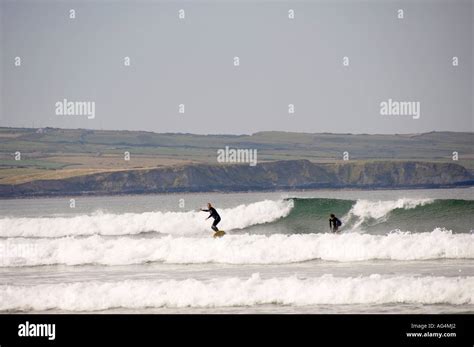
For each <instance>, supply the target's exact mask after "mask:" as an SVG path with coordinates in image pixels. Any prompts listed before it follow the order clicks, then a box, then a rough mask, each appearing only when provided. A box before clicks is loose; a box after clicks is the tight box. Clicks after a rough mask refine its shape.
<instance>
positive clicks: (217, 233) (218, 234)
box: [214, 230, 225, 238]
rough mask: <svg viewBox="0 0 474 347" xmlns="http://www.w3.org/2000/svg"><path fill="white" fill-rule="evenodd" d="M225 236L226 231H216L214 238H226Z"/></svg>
mask: <svg viewBox="0 0 474 347" xmlns="http://www.w3.org/2000/svg"><path fill="white" fill-rule="evenodd" d="M224 235H225V231H224V230H219V231H216V232H215V233H214V238H216V237H222V236H224Z"/></svg>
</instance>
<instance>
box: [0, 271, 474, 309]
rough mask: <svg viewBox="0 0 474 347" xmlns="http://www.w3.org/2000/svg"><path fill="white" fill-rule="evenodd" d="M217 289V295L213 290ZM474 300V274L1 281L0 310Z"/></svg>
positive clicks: (470, 302)
mask: <svg viewBox="0 0 474 347" xmlns="http://www.w3.org/2000/svg"><path fill="white" fill-rule="evenodd" d="M216 293H218V295H216ZM388 303H414V304H452V305H466V304H468V305H469V304H474V277H442V276H440V277H431V276H427V277H416V276H394V277H390V276H381V275H378V274H374V275H370V276H363V277H334V276H332V275H324V276H321V277H315V278H308V279H304V278H298V277H297V276H291V277H283V278H269V279H263V278H261V277H260V275H259V274H258V273H254V274H253V275H252V276H251V277H250V278H244V279H242V278H220V279H212V280H208V281H201V280H196V279H186V280H125V281H117V282H100V281H87V282H72V283H57V284H39V285H34V286H31V285H0V311H44V310H50V309H59V310H65V311H98V310H106V309H110V308H135V309H136V308H149V307H178V308H181V307H230V306H254V305H262V304H277V305H295V306H304V305H318V304H327V305H338V304H388Z"/></svg>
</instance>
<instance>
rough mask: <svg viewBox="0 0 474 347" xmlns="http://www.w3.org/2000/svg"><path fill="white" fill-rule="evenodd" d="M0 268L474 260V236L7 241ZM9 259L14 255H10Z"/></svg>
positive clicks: (441, 233)
mask: <svg viewBox="0 0 474 347" xmlns="http://www.w3.org/2000/svg"><path fill="white" fill-rule="evenodd" d="M0 250H3V251H4V252H5V251H6V250H7V251H8V250H10V251H9V254H3V256H2V257H0V259H1V261H2V264H0V265H1V266H37V265H53V264H65V265H82V264H103V265H126V264H140V263H146V262H165V263H176V264H192V263H194V264H198V263H212V262H213V263H228V264H282V263H294V262H303V261H310V260H315V259H322V260H329V261H340V262H347V261H362V260H372V259H386V260H425V259H450V258H452V259H456V258H457V259H460V258H465V259H473V258H474V235H473V234H453V233H451V232H450V231H446V230H442V229H436V230H434V231H432V232H430V233H408V232H406V233H402V232H394V233H390V234H388V235H370V234H358V233H346V234H342V235H334V234H293V235H283V234H274V235H269V236H267V235H248V234H245V235H227V236H226V237H224V238H222V239H217V240H215V239H212V238H210V237H206V238H204V237H172V236H165V237H159V238H137V237H117V238H110V237H101V236H97V235H95V236H90V237H85V238H73V237H66V238H59V239H22V238H14V239H4V240H0ZM9 255H10V256H9Z"/></svg>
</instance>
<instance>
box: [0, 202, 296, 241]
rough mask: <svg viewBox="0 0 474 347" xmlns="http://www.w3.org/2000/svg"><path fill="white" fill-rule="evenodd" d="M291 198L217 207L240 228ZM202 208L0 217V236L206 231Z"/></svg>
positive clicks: (225, 223)
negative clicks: (198, 209)
mask: <svg viewBox="0 0 474 347" xmlns="http://www.w3.org/2000/svg"><path fill="white" fill-rule="evenodd" d="M292 208H293V201H291V200H290V201H284V200H280V201H272V200H265V201H259V202H255V203H251V204H248V205H240V206H237V207H234V208H228V209H221V210H219V213H220V215H221V217H222V222H221V224H220V225H219V227H221V228H223V229H225V230H233V229H242V228H246V227H248V226H251V225H255V224H262V223H268V222H272V221H274V220H277V219H279V218H282V217H285V216H287V215H288V214H289V213H290V211H291V209H292ZM206 217H207V214H206V213H205V212H198V211H191V212H145V213H125V214H110V213H100V212H99V213H95V214H93V215H80V216H75V217H45V218H2V219H0V236H2V237H62V236H72V235H95V234H97V235H133V234H139V233H142V232H149V231H156V232H159V233H163V234H174V235H191V234H199V233H204V232H207V233H209V230H210V224H211V221H210V220H208V221H206V220H205V219H206Z"/></svg>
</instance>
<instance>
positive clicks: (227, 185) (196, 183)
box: [0, 160, 474, 197]
mask: <svg viewBox="0 0 474 347" xmlns="http://www.w3.org/2000/svg"><path fill="white" fill-rule="evenodd" d="M461 185H474V177H473V175H472V174H471V173H469V171H468V170H466V169H465V168H464V167H462V166H460V165H457V164H454V163H425V162H347V163H337V164H336V163H335V164H317V163H312V162H310V161H307V160H289V161H277V162H267V163H260V164H258V165H257V166H254V167H252V166H248V165H206V164H195V165H187V166H181V167H167V168H159V169H150V170H130V171H119V172H112V173H110V172H108V173H98V174H92V175H86V176H77V177H73V178H67V179H61V180H43V181H33V182H28V183H23V184H18V185H0V196H2V197H13V196H41V195H68V194H125V193H157V192H187V191H189V192H196V191H243V190H276V189H304V188H308V189H309V188H391V189H396V188H410V187H433V188H435V187H445V186H461Z"/></svg>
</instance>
